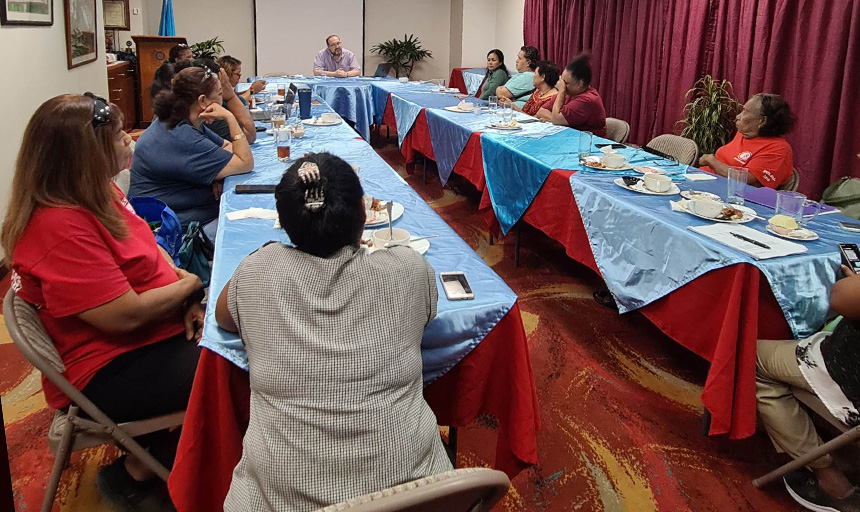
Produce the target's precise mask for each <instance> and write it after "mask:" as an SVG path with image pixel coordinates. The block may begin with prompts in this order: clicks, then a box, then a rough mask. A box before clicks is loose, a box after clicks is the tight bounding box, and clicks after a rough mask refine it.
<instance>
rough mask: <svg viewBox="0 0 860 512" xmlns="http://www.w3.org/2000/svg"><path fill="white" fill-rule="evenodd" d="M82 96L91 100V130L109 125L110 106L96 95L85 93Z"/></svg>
mask: <svg viewBox="0 0 860 512" xmlns="http://www.w3.org/2000/svg"><path fill="white" fill-rule="evenodd" d="M84 96H86V97H87V98H91V99H92V100H93V130H95V129H96V128H98V127H99V126H103V125H106V124H108V123H110V105H108V102H107V100H105V99H104V98H102V97H101V96H99V95H97V94H93V93H91V92H85V93H84Z"/></svg>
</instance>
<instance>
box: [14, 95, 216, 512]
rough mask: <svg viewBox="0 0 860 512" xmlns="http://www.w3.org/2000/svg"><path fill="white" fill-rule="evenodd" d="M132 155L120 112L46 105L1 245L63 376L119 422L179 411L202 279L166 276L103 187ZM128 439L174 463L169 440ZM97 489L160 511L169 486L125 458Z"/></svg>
mask: <svg viewBox="0 0 860 512" xmlns="http://www.w3.org/2000/svg"><path fill="white" fill-rule="evenodd" d="M130 146H131V137H129V136H128V134H127V133H125V132H124V131H123V129H122V113H121V112H120V110H119V108H117V106H116V105H114V104H111V103H108V102H107V101H105V100H104V99H103V98H100V97H98V96H96V95H93V94H90V93H87V94H86V95H81V94H64V95H61V96H57V97H54V98H51V99H49V100H47V101H45V103H43V104H42V105H41V106H40V107H39V108H38V109H36V112H35V113H34V114H33V117H32V118H31V119H30V122H29V123H28V124H27V128H26V130H25V132H24V138H23V141H22V143H21V149H20V153H19V156H18V160H17V164H16V168H15V175H14V178H13V180H12V188H11V192H12V193H11V195H10V200H9V206H8V210H7V212H6V217H5V220H4V222H3V227H2V236H0V238H2V246H3V251H4V252H5V254H6V263H7V264H8V265H9V267H10V268H11V271H12V288H13V289H14V290H15V293H16V294H17V295H18V297H20V298H21V299H22V300H24V301H26V302H27V303H29V304H32V305H33V306H35V307H36V308H37V309H38V315H39V319H40V320H41V322H42V324H44V327H45V330H46V331H47V332H48V334H49V335H50V337H51V341H52V342H53V345H54V348H56V350H57V353H58V354H59V356H60V359H61V360H62V363H63V365H64V366H65V369H64V370H63V376H64V377H65V378H66V379H67V380H68V381H69V382H70V383H71V385H72V386H74V387H75V388H76V389H78V390H79V391H81V392H82V393H83V394H84V396H86V397H87V398H88V399H89V400H91V401H92V402H93V403H94V404H95V405H96V406H97V407H98V408H99V409H101V411H102V412H104V413H105V414H106V415H108V416H109V417H110V418H111V419H112V420H113V421H116V422H119V423H122V422H125V421H135V420H142V419H145V418H150V417H155V416H161V415H164V414H169V413H173V412H177V411H183V410H185V408H186V407H187V406H188V397H189V395H190V393H191V383H192V382H193V380H194V372H195V370H196V368H197V359H198V355H199V349H198V348H197V345H196V343H195V342H196V341H198V340H199V339H200V334H201V327H202V322H203V315H204V311H203V308H202V307H201V306H200V302H199V298H202V296H203V294H202V284H201V282H200V279H199V278H198V277H197V276H195V275H193V274H189V273H188V272H185V271H184V270H181V269H175V268H174V265H173V260H172V259H171V258H170V257H169V256H167V253H166V252H165V251H164V250H163V249H161V248H160V247H159V246H158V245H157V244H156V242H155V238H154V237H153V236H152V231H151V230H150V228H149V226H148V225H147V223H146V222H145V221H144V220H142V219H141V218H140V217H138V216H137V215H136V214H135V212H134V209H133V208H132V206H131V205H130V204H129V201H128V199H127V198H126V197H125V195H123V194H122V192H120V190H119V189H118V188H117V187H116V186H115V185H114V184H113V183H111V177H113V176H114V175H115V174H116V173H118V172H119V171H120V170H121V169H123V168H124V167H125V166H126V164H127V162H128V159H129V158H130V157H131V147H130ZM196 293H199V298H195V294H196ZM42 390H43V391H44V395H45V401H46V402H47V403H48V406H50V407H51V408H53V409H64V408H67V407H68V405H69V398H68V397H67V396H66V394H65V393H64V392H63V391H61V390H60V389H59V388H57V386H55V385H54V384H52V383H51V382H50V381H48V380H46V379H44V378H43V379H42ZM136 440H138V441H139V442H140V443H141V444H142V445H143V447H144V448H145V449H148V450H149V451H150V453H151V454H152V455H153V456H154V457H155V458H156V459H158V460H159V461H160V462H161V463H163V464H164V465H166V466H167V467H168V468H169V467H170V466H171V465H172V461H173V457H174V454H175V451H176V442H177V440H178V432H173V433H171V432H168V431H166V430H163V431H160V432H154V433H152V434H148V435H144V436H141V437H138V438H136ZM96 480H97V483H98V488H99V492H100V493H101V494H102V496H103V497H106V498H108V499H109V500H110V501H111V502H113V505H114V506H116V507H119V508H118V509H119V510H156V508H154V507H155V506H157V505H159V504H160V507H163V508H157V510H167V508H166V507H167V505H166V503H168V500H169V498H168V496H167V488H166V487H165V486H164V484H163V483H162V482H161V480H160V479H158V478H155V474H154V473H153V472H152V471H150V470H149V469H147V467H146V466H145V465H143V463H142V462H141V461H140V460H139V459H138V458H136V457H134V456H132V455H123V456H121V457H119V458H118V459H116V460H115V461H114V462H113V463H111V464H109V465H107V466H104V467H102V468H101V469H100V470H99V473H98V477H97V479H96ZM138 507H139V508H138ZM147 507H148V508H147ZM112 509H113V507H112Z"/></svg>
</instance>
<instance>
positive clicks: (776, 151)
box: [699, 93, 794, 188]
mask: <svg viewBox="0 0 860 512" xmlns="http://www.w3.org/2000/svg"><path fill="white" fill-rule="evenodd" d="M735 126H737V128H738V133H737V134H736V135H735V138H734V139H732V140H731V142H729V143H728V144H726V145H725V146H723V147H721V148H720V149H718V150H717V153H716V154H707V155H702V156H701V157H700V158H699V165H700V166H702V167H703V169H704V170H706V171H712V172H714V173H715V174H719V175H720V176H727V175H728V172H729V167H745V168H747V169H749V171H750V172H749V177H748V179H747V183H749V184H750V185H753V186H756V187H769V188H777V187H779V186H780V185H782V184H783V183H785V181H786V180H787V179H788V178H789V177H790V176H791V171H792V162H791V146H789V145H788V142H786V140H785V138H783V136H784V135H786V134H787V133H788V132H790V131H791V128H792V127H793V126H794V116H793V115H792V114H791V110H790V109H789V108H788V103H786V102H785V100H784V99H782V97H781V96H780V95H778V94H765V93H760V94H756V95H755V96H753V97H752V98H750V99H749V101H747V102H746V104H744V108H743V110H742V111H741V113H740V114H738V116H737V118H736V119H735Z"/></svg>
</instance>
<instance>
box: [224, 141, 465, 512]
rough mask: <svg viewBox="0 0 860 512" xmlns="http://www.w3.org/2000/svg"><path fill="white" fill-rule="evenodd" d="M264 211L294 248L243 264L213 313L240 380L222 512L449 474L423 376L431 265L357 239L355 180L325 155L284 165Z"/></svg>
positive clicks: (432, 307)
mask: <svg viewBox="0 0 860 512" xmlns="http://www.w3.org/2000/svg"><path fill="white" fill-rule="evenodd" d="M275 205H276V208H277V210H278V217H279V220H280V222H281V226H283V228H284V230H285V231H286V232H287V235H289V237H290V241H291V242H292V245H287V244H282V243H270V244H267V245H265V246H264V247H262V248H260V249H259V250H257V251H256V252H254V253H253V254H251V255H250V256H247V257H246V258H245V259H243V260H242V262H241V263H239V266H238V268H237V269H236V271H235V272H234V273H233V277H232V278H231V279H230V282H229V283H228V284H227V285H226V286H225V287H224V289H223V290H222V291H221V294H220V296H219V297H218V302H217V305H216V306H217V307H216V308H215V318H216V320H217V322H218V325H219V326H221V327H222V328H223V329H226V330H228V331H231V332H238V333H239V334H240V335H241V337H242V342H243V343H244V345H245V349H246V350H247V353H248V367H249V369H248V372H249V375H250V379H251V418H250V423H249V425H248V430H247V432H246V433H245V439H244V441H243V449H242V458H241V459H240V461H239V464H238V465H237V466H236V468H235V469H234V470H233V481H232V483H231V485H230V491H229V493H228V494H227V498H226V500H225V502H224V510H225V511H227V512H256V511H280V510H291V511H294V512H303V511H310V510H316V509H317V508H320V507H324V506H327V505H331V504H333V503H337V502H340V501H343V500H346V499H348V498H352V497H355V496H360V495H362V494H366V493H369V492H373V491H377V490H379V489H384V488H386V487H391V486H392V485H397V484H400V483H403V482H408V481H410V480H415V479H417V478H423V477H425V476H429V475H433V474H436V473H442V472H445V471H448V470H450V469H451V462H450V461H449V459H448V456H447V454H446V453H445V448H444V446H443V445H442V441H441V439H440V437H439V430H438V429H437V427H436V416H435V415H434V414H433V411H432V410H431V409H430V406H428V405H427V402H425V401H424V395H423V377H422V370H421V368H422V366H421V339H422V336H423V333H424V328H425V326H426V325H427V323H428V322H430V320H432V319H433V317H435V316H436V300H437V291H436V273H435V271H434V270H433V268H432V267H431V266H430V265H429V264H428V263H427V261H426V260H424V258H423V257H421V256H420V255H419V254H418V253H416V252H415V251H413V250H411V249H409V248H408V247H405V248H404V247H393V248H391V249H384V250H379V251H377V252H375V253H373V254H369V253H368V252H367V251H365V250H364V249H363V248H362V247H361V246H360V245H359V241H360V240H361V234H362V231H363V229H364V221H365V210H364V208H365V205H364V199H363V191H362V188H361V183H360V182H359V180H358V176H356V174H355V172H353V170H352V168H351V167H350V165H349V164H348V163H347V162H345V161H343V160H342V159H340V158H338V157H336V156H334V155H331V154H328V153H317V154H311V155H310V156H305V157H303V158H301V159H300V160H298V161H297V162H296V163H295V164H293V165H292V166H291V167H290V168H289V169H288V170H287V171H286V172H285V173H284V176H283V178H282V179H281V182H280V183H279V184H278V186H277V188H276V189H275ZM370 305H372V306H370ZM369 306H370V307H369Z"/></svg>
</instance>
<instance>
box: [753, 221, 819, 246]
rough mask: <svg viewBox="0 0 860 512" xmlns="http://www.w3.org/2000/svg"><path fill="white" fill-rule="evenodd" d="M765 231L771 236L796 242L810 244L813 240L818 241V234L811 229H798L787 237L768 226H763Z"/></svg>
mask: <svg viewBox="0 0 860 512" xmlns="http://www.w3.org/2000/svg"><path fill="white" fill-rule="evenodd" d="M765 229H767V230H768V231H769V232H770V233H771V234H774V235H776V236H778V237H782V238H788V239H789V240H797V241H798V242H811V241H813V240H818V233H816V232H815V231H812V230H811V229H806V228H798V229H795V230H793V231H791V234H788V235H783V234H782V233H779V232H777V231H774V230H773V228H771V227H770V224H768V225H767V226H765ZM801 233H802V234H803V236H801Z"/></svg>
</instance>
